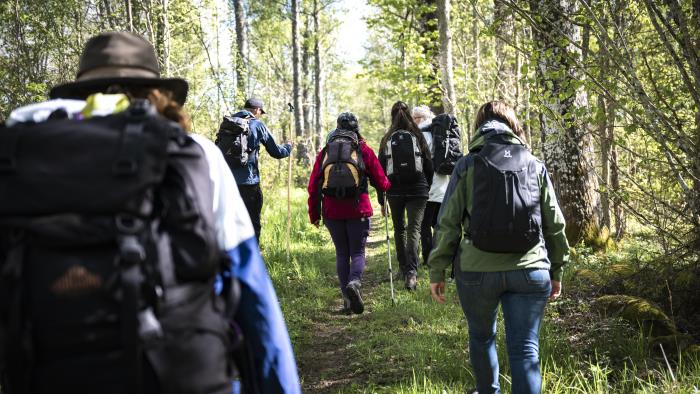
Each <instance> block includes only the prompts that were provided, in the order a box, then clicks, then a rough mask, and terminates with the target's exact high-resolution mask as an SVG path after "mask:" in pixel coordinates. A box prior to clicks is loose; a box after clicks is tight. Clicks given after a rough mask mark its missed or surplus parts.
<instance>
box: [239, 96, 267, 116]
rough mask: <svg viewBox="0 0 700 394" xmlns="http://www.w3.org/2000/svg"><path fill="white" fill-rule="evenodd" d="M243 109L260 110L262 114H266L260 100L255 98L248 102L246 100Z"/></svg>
mask: <svg viewBox="0 0 700 394" xmlns="http://www.w3.org/2000/svg"><path fill="white" fill-rule="evenodd" d="M243 108H260V110H261V111H262V113H266V112H265V109H264V106H263V102H262V100H260V99H259V98H255V97H251V98H249V99H248V100H246V101H245V105H244V106H243Z"/></svg>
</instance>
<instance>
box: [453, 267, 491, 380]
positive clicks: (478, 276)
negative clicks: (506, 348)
mask: <svg viewBox="0 0 700 394" xmlns="http://www.w3.org/2000/svg"><path fill="white" fill-rule="evenodd" d="M455 276H456V279H457V294H458V295H459V302H460V304H461V305H462V311H464V316H465V317H466V318H467V324H468V326H469V359H470V360H471V363H472V368H473V370H474V376H475V378H476V387H477V390H478V391H479V393H480V394H499V393H500V392H501V389H500V385H499V383H498V353H497V352H496V316H497V312H498V303H499V298H500V295H501V292H502V289H503V286H502V281H501V280H500V277H501V276H500V273H498V272H461V271H460V270H459V268H458V267H456V268H455Z"/></svg>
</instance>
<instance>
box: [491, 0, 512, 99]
mask: <svg viewBox="0 0 700 394" xmlns="http://www.w3.org/2000/svg"><path fill="white" fill-rule="evenodd" d="M493 6H494V8H493V11H494V12H493V13H494V22H493V23H494V24H495V25H496V26H495V35H496V37H495V42H494V50H495V52H496V75H495V78H496V80H495V81H494V82H495V84H494V85H495V86H494V87H495V94H494V96H496V97H497V98H498V99H499V100H505V101H506V102H508V103H511V104H512V95H511V94H510V90H511V88H512V86H511V85H512V79H513V75H512V74H513V73H512V71H513V70H512V67H509V64H510V62H509V59H508V53H507V52H506V48H507V44H506V43H505V42H503V40H504V39H505V37H509V36H510V35H511V34H512V30H513V25H514V22H513V14H512V13H511V11H510V8H508V6H507V5H506V4H505V2H504V1H503V0H494V2H493Z"/></svg>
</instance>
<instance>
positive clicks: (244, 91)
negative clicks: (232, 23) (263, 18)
mask: <svg viewBox="0 0 700 394" xmlns="http://www.w3.org/2000/svg"><path fill="white" fill-rule="evenodd" d="M233 8H234V12H235V14H236V82H237V83H236V88H237V89H238V95H239V96H243V97H246V98H247V97H248V84H247V82H248V58H247V54H248V35H247V23H246V17H245V4H243V0H234V1H233Z"/></svg>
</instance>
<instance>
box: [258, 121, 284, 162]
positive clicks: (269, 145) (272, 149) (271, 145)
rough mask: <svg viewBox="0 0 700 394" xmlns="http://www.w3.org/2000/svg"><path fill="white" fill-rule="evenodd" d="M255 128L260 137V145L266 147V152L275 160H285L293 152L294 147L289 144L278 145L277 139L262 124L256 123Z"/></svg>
mask: <svg viewBox="0 0 700 394" xmlns="http://www.w3.org/2000/svg"><path fill="white" fill-rule="evenodd" d="M255 127H256V130H257V133H258V136H259V137H260V143H261V144H262V145H263V146H265V150H266V151H267V153H269V154H270V156H272V157H274V158H275V159H284V158H285V157H287V156H289V154H290V153H291V152H292V145H291V144H289V143H286V144H282V145H277V143H276V142H275V138H274V137H273V136H272V134H271V133H270V130H268V129H267V126H265V124H263V123H262V122H255Z"/></svg>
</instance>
